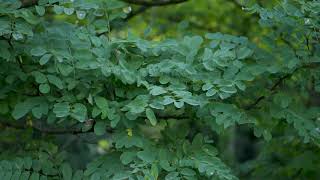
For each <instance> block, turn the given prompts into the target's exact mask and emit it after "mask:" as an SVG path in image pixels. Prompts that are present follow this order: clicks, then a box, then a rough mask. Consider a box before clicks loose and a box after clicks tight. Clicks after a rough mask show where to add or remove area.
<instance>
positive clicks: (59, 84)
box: [47, 75, 63, 89]
mask: <svg viewBox="0 0 320 180" xmlns="http://www.w3.org/2000/svg"><path fill="white" fill-rule="evenodd" d="M47 78H48V80H49V82H50V83H51V84H53V85H55V86H56V87H57V88H59V89H63V82H62V81H61V79H60V78H58V77H57V76H54V75H47Z"/></svg>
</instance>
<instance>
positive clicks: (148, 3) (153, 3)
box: [122, 0, 188, 6]
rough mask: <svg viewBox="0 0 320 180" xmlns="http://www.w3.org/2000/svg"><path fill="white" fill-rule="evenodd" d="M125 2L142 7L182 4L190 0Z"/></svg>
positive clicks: (132, 0)
mask: <svg viewBox="0 0 320 180" xmlns="http://www.w3.org/2000/svg"><path fill="white" fill-rule="evenodd" d="M122 1H123V2H126V3H129V4H136V5H141V6H166V5H172V4H180V3H183V2H187V1H188V0H157V1H147V0H122Z"/></svg>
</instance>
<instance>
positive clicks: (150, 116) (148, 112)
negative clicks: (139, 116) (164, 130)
mask: <svg viewBox="0 0 320 180" xmlns="http://www.w3.org/2000/svg"><path fill="white" fill-rule="evenodd" d="M146 116H147V118H148V119H149V121H150V123H151V125H152V126H155V125H157V118H156V116H155V114H154V112H153V110H152V109H150V108H146Z"/></svg>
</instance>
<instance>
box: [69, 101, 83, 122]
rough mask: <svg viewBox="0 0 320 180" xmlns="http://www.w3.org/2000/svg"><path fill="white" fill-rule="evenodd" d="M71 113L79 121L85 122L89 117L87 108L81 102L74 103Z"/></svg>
mask: <svg viewBox="0 0 320 180" xmlns="http://www.w3.org/2000/svg"><path fill="white" fill-rule="evenodd" d="M70 115H71V117H73V118H75V119H76V120H78V121H79V122H84V121H85V120H86V119H87V108H86V106H85V105H83V104H81V103H76V104H74V105H73V107H72V110H71V114H70Z"/></svg>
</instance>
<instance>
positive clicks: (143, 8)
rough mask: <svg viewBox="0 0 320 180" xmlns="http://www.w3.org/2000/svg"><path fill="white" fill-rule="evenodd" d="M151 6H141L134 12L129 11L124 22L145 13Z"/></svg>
mask: <svg viewBox="0 0 320 180" xmlns="http://www.w3.org/2000/svg"><path fill="white" fill-rule="evenodd" d="M151 7H152V6H142V7H140V8H139V9H138V10H136V11H131V12H130V13H129V14H128V15H127V17H126V18H125V19H124V20H125V21H128V20H129V19H131V18H133V17H135V16H137V15H139V14H141V13H144V12H145V11H147V10H148V9H150V8H151Z"/></svg>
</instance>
